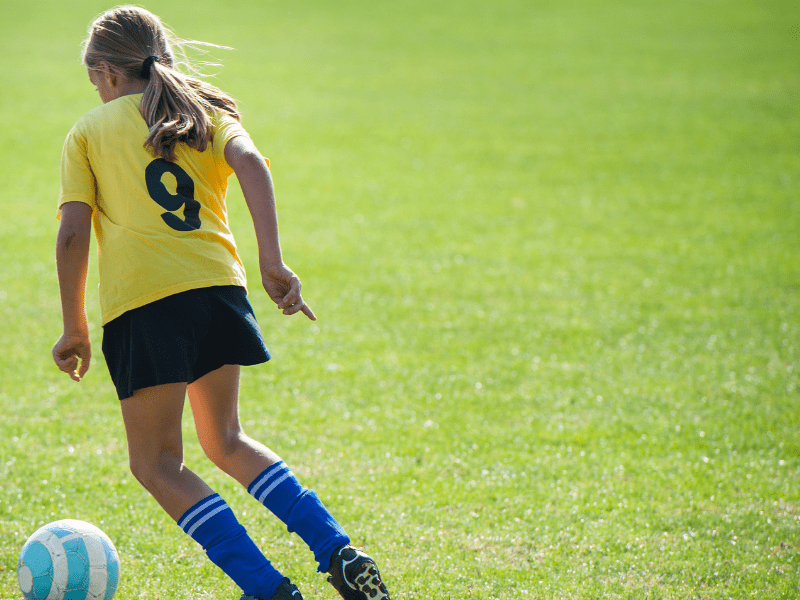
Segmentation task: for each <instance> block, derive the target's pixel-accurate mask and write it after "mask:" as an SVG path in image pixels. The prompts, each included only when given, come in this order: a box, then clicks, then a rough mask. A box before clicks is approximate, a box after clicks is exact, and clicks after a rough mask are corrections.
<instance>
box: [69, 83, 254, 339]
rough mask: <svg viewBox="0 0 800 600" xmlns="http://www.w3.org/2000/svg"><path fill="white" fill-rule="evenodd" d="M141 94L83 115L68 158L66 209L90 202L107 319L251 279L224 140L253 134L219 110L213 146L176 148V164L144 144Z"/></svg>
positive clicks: (71, 137)
mask: <svg viewBox="0 0 800 600" xmlns="http://www.w3.org/2000/svg"><path fill="white" fill-rule="evenodd" d="M141 98H142V95H141V94H134V95H130V96H123V97H121V98H118V99H117V100H112V101H111V102H108V103H107V104H103V105H102V106H98V107H97V108H95V109H94V110H91V111H89V112H88V113H86V114H85V115H83V116H82V117H81V118H80V119H79V120H78V122H77V123H76V124H75V126H74V127H73V128H72V130H71V131H70V132H69V134H68V135H67V139H66V141H65V142H64V149H63V151H62V155H61V192H60V194H59V200H58V207H59V217H60V213H61V206H62V205H63V204H65V203H67V202H83V203H85V204H88V205H89V206H91V207H92V209H93V213H92V222H93V226H94V231H95V236H96V237H97V247H98V264H99V270H100V312H101V317H102V322H103V325H105V324H106V323H108V322H109V321H111V320H113V319H115V318H116V317H118V316H120V315H121V314H123V313H124V312H126V311H129V310H131V309H133V308H137V307H139V306H143V305H145V304H149V303H151V302H154V301H155V300H159V299H161V298H164V297H166V296H171V295H173V294H177V293H179V292H183V291H186V290H190V289H196V288H202V287H209V286H215V285H239V286H245V285H246V283H247V280H246V276H245V271H244V266H243V265H242V261H241V260H240V259H239V256H238V254H237V253H236V245H235V243H234V239H233V235H232V234H231V231H230V228H229V226H228V214H227V208H226V205H225V195H226V193H227V190H228V176H229V175H230V174H231V173H233V169H231V167H230V166H229V165H228V163H227V162H226V161H225V154H224V152H225V145H226V144H227V143H228V142H229V141H230V140H231V139H233V138H234V137H236V136H240V135H244V136H247V132H246V131H245V130H244V129H243V128H242V126H241V125H240V124H239V122H238V121H236V120H235V119H234V118H232V117H230V116H229V115H227V114H225V113H222V112H217V113H215V114H214V115H213V116H212V121H213V132H214V137H213V142H212V143H211V144H209V146H208V148H207V149H206V151H205V152H197V151H196V150H193V149H191V148H189V147H188V146H186V145H185V144H178V147H177V148H176V160H175V162H174V163H170V162H167V161H165V160H163V159H155V158H153V156H152V155H151V154H150V153H149V151H148V150H146V149H145V148H144V147H143V144H144V141H145V139H147V136H148V127H147V124H146V123H145V121H144V119H143V118H142V116H141V114H140V113H139V104H140V102H141Z"/></svg>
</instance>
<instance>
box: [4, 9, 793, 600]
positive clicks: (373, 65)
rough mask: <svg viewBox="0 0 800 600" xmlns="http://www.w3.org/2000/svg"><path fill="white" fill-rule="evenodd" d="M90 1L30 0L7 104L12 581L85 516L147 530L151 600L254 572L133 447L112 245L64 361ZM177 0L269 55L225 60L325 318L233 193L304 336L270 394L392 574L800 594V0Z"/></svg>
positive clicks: (247, 377) (130, 557)
mask: <svg viewBox="0 0 800 600" xmlns="http://www.w3.org/2000/svg"><path fill="white" fill-rule="evenodd" d="M64 7H65V5H58V6H57V7H54V10H53V13H52V15H53V16H52V19H50V20H48V19H44V23H41V24H38V25H36V26H35V25H34V23H33V22H31V21H30V19H29V18H28V17H27V16H26V15H28V12H29V11H28V10H27V8H25V9H23V8H22V6H21V5H18V4H12V5H11V7H10V9H9V20H7V21H5V20H4V21H3V25H2V26H1V28H0V31H2V32H3V33H4V34H7V35H5V38H4V39H5V40H6V42H5V43H6V44H13V45H14V47H15V48H18V49H20V51H22V53H23V55H24V57H25V58H24V60H22V59H20V60H14V61H10V62H8V64H4V67H3V68H4V69H6V70H7V72H8V75H9V77H8V78H7V80H6V81H7V86H8V87H7V88H4V96H3V101H2V102H3V103H2V104H0V114H2V116H3V117H4V122H6V123H7V132H8V133H7V135H6V136H4V137H0V147H2V149H3V150H4V155H5V156H6V157H7V158H6V160H5V161H4V164H3V166H2V167H0V169H2V173H3V177H2V178H0V193H2V195H3V198H4V206H5V207H6V218H5V219H3V220H2V222H0V248H1V249H2V251H3V257H4V266H3V268H2V269H1V270H0V315H2V317H3V334H4V335H3V337H2V350H3V356H4V366H3V367H2V368H0V407H1V408H2V412H3V420H2V425H0V481H1V482H2V487H0V598H6V597H8V598H11V597H16V594H17V592H16V577H15V564H16V558H17V555H18V552H19V549H20V547H21V545H22V543H23V541H24V539H25V537H27V535H29V534H30V533H32V532H33V531H34V530H35V529H36V528H37V527H38V526H39V525H41V524H43V523H45V522H47V521H50V520H54V519H56V518H63V517H71V518H83V519H85V520H88V521H92V522H94V523H97V524H98V525H100V526H101V527H103V528H104V529H105V530H106V531H107V532H108V533H109V535H110V536H111V537H112V539H114V541H115V543H116V544H117V547H118V549H119V551H120V555H121V558H122V563H123V572H122V573H123V578H122V585H121V587H120V590H119V593H118V597H119V598H120V599H121V600H126V599H130V598H165V599H166V598H170V599H172V598H175V599H183V598H187V599H188V598H193V599H194V598H197V599H200V600H204V599H206V598H232V599H235V598H238V594H237V592H236V590H235V589H234V587H233V585H232V584H231V583H230V582H229V581H228V580H226V579H225V578H224V576H223V575H221V574H220V572H219V571H217V570H216V569H215V568H214V567H212V566H210V563H208V561H207V560H206V559H205V558H204V556H203V555H202V553H201V552H200V551H199V550H198V549H197V548H196V545H195V544H194V542H192V541H191V540H188V539H186V538H185V536H183V535H182V534H181V533H180V531H179V530H178V529H177V528H176V527H175V525H174V524H173V523H172V522H171V521H169V519H168V518H167V517H166V515H164V514H163V513H162V512H161V510H160V509H159V508H158V507H157V505H156V504H155V502H154V501H153V500H152V499H150V498H149V497H148V496H147V494H146V493H145V492H144V491H143V490H142V489H141V488H140V487H139V486H138V484H137V483H136V482H135V481H134V480H133V478H132V477H131V476H130V475H129V473H128V471H127V457H126V448H125V442H124V432H123V430H122V424H121V421H120V419H119V415H118V407H117V401H116V400H115V397H114V394H113V391H112V388H111V385H110V382H109V381H108V377H107V374H106V373H105V366H104V365H103V362H102V357H101V356H100V355H99V340H100V331H99V325H97V323H98V322H99V315H98V309H97V301H96V283H97V281H96V273H95V272H93V273H92V274H91V281H90V285H89V298H90V301H89V306H90V310H91V311H92V320H93V322H94V323H95V332H94V336H95V337H94V339H95V344H96V353H97V356H96V360H95V366H94V368H93V371H92V372H91V374H90V377H89V378H87V379H86V380H85V381H84V382H82V383H81V384H80V385H79V386H76V385H74V384H73V383H72V382H71V381H69V380H68V379H66V378H65V377H63V376H59V375H60V374H59V373H58V372H57V371H55V368H54V367H53V366H52V365H51V364H50V363H49V348H50V345H51V344H52V343H53V342H54V341H55V339H56V337H57V335H58V330H59V312H58V311H59V308H58V298H57V287H56V284H55V277H54V273H53V268H52V264H53V261H52V246H53V237H54V234H55V228H56V222H55V219H54V205H55V196H56V194H57V189H58V157H59V152H60V147H61V143H62V140H63V137H64V135H65V134H66V131H67V130H68V129H69V127H70V126H71V124H72V123H73V122H74V121H75V119H76V118H77V117H78V116H79V115H80V114H81V113H82V112H83V111H85V110H88V109H89V108H91V107H92V106H93V105H94V104H95V103H96V98H95V97H94V96H93V94H94V91H93V89H92V88H91V86H90V85H89V84H88V82H87V81H86V80H85V74H84V73H83V71H82V68H81V67H80V65H79V64H78V63H77V44H78V41H79V39H80V36H81V35H82V32H83V31H84V28H85V25H86V22H87V21H88V20H89V19H91V18H92V17H93V16H94V15H95V14H96V13H98V12H99V11H100V10H102V9H105V8H107V6H105V5H102V6H101V5H97V4H95V3H92V2H84V3H81V6H75V7H73V6H72V5H71V6H70V8H69V10H66V9H65V8H64ZM153 8H155V10H157V11H158V12H159V13H160V14H161V15H162V16H163V17H164V19H165V20H166V21H167V22H169V23H170V24H171V25H172V26H173V27H174V28H175V29H176V30H177V31H178V33H179V34H180V35H184V36H186V37H196V38H199V39H205V40H208V41H212V42H216V43H221V44H227V45H230V46H234V47H236V48H237V51H236V52H234V53H229V54H227V55H225V54H223V55H222V58H224V59H225V62H226V66H225V68H224V69H223V70H222V71H221V73H220V76H219V82H220V84H221V85H223V86H224V87H226V89H228V90H229V91H231V93H233V94H234V95H235V96H237V97H238V98H239V99H240V100H241V104H242V107H243V110H244V114H245V125H246V126H247V128H248V130H249V131H250V132H251V134H252V135H253V138H254V139H255V140H256V143H257V144H258V146H259V148H260V149H261V150H262V152H263V153H264V154H265V155H266V156H269V157H270V159H271V162H272V169H273V175H274V178H275V181H276V186H277V191H278V196H279V203H280V207H279V208H280V219H281V227H282V241H283V246H284V254H285V258H286V260H287V262H288V263H289V264H290V265H291V266H292V267H293V268H295V269H296V270H297V271H298V272H299V273H300V275H301V277H302V278H303V281H304V291H305V296H306V298H307V300H308V301H309V303H310V304H311V305H312V307H313V308H314V310H315V312H316V313H317V315H318V316H319V321H317V322H316V323H313V324H312V323H310V322H307V321H302V320H300V319H293V320H287V319H282V318H281V317H280V316H279V314H278V313H277V312H276V311H275V310H274V307H272V306H271V305H270V303H269V302H268V300H267V298H266V297H265V296H264V295H263V294H261V293H259V291H258V289H257V286H256V284H257V279H258V278H257V276H256V273H257V264H256V261H255V258H256V257H255V241H254V239H253V236H252V233H251V225H250V224H249V223H248V220H247V213H246V209H245V207H244V204H243V201H242V199H241V195H240V193H239V192H238V190H233V191H232V192H231V194H230V198H229V204H230V207H231V218H232V221H233V225H234V229H235V233H236V234H237V239H238V242H239V246H240V249H241V251H242V254H243V256H244V257H245V262H246V266H247V268H248V272H249V273H250V275H251V280H252V285H251V300H252V301H253V304H254V306H255V309H256V312H257V314H258V317H259V321H260V323H261V325H262V328H263V329H264V332H265V336H266V338H267V340H268V343H269V346H270V349H271V350H272V351H273V354H274V356H275V360H274V361H272V362H271V363H269V364H268V365H265V366H263V367H258V368H253V369H248V370H246V372H245V374H244V377H243V382H242V420H243V422H244V423H245V426H246V428H247V430H248V432H249V433H250V434H251V435H253V436H255V437H257V438H259V439H262V440H263V441H265V442H266V443H268V444H269V445H271V446H272V447H273V448H274V449H275V450H276V451H277V452H278V453H280V454H281V455H282V456H283V457H284V458H285V459H286V460H287V461H288V462H289V463H290V464H291V465H292V468H293V470H294V471H295V472H296V473H297V474H298V476H299V477H300V478H301V480H302V481H303V483H304V484H305V485H307V486H309V487H313V488H314V489H316V490H317V492H318V493H319V494H320V496H321V497H322V498H323V499H324V500H325V501H326V503H327V504H328V505H329V506H330V507H331V509H332V510H333V512H334V513H335V514H336V516H337V517H339V519H340V521H342V523H343V524H344V525H345V527H346V528H347V529H348V531H349V532H350V533H351V535H352V537H353V538H354V541H355V542H356V543H357V544H360V545H364V546H366V547H367V548H368V549H369V551H370V552H372V553H373V554H374V555H375V556H376V557H377V558H378V559H379V562H380V564H381V569H382V572H383V573H384V575H385V576H386V579H387V580H388V583H389V585H390V588H391V590H392V591H393V597H395V598H408V599H420V600H421V599H427V598H441V599H457V598H458V599H461V598H475V599H486V600H489V599H504V600H505V599H508V600H511V599H537V600H538V599H545V598H547V599H561V598H575V599H588V598H592V599H594V598H598V599H599V598H626V599H639V598H658V599H661V598H664V599H673V598H674V599H678V598H680V599H683V598H686V599H688V598H704V599H706V598H708V599H723V598H745V597H752V596H759V597H761V598H764V599H766V598H785V599H794V598H796V597H797V594H798V592H797V591H798V589H799V588H800V578H798V572H800V555H799V554H798V548H800V459H799V458H798V457H800V436H798V433H797V432H798V430H800V411H798V408H797V401H798V385H799V383H800V382H799V381H798V379H799V376H798V370H799V369H800V364H798V353H800V348H798V340H799V339H800V320H799V319H798V317H797V314H798V312H800V306H798V281H800V259H798V255H799V253H800V237H798V235H797V232H798V229H799V226H800V211H799V209H798V203H797V199H798V192H800V175H798V174H799V173H800V158H799V157H800V153H798V150H799V149H800V148H799V147H798V139H800V118H798V117H800V114H799V113H800V105H798V98H800V84H798V80H797V73H798V72H800V59H799V58H798V57H800V52H798V50H800V45H798V44H800V41H798V40H797V38H796V35H795V36H794V37H793V34H792V31H795V30H793V29H792V27H793V26H794V23H795V22H797V21H798V16H797V15H796V14H792V12H791V11H792V7H791V6H790V5H789V3H785V2H783V3H778V4H773V5H770V6H766V5H763V6H762V5H761V4H758V3H755V2H744V1H743V2H736V3H735V5H730V4H724V3H720V2H709V3H694V4H685V5H680V6H678V5H674V4H669V3H667V4H663V5H658V6H655V5H653V6H649V5H644V4H642V3H634V2H627V1H620V2H612V3H602V4H593V3H591V2H567V3H560V4H557V5H547V6H545V5H542V4H541V3H530V2H529V3H524V2H512V1H510V0H509V1H501V2H493V3H484V4H474V3H473V4H464V3H461V4H448V3H444V4H442V3H438V4H435V6H434V5H431V4H425V3H421V2H420V3H414V2H407V3H401V4H386V5H383V4H374V3H359V2H345V3H338V4H336V6H335V7H334V6H327V5H321V4H319V5H314V6H312V5H308V4H306V5H302V6H291V7H288V6H286V5H281V4H279V3H276V2H267V3H259V4H258V5H257V6H256V5H255V4H248V3H243V4H240V5H237V6H234V7H221V6H217V5H214V4H209V3H203V2H201V3H199V4H198V3H188V2H177V1H176V2H166V3H162V5H159V7H153ZM15 11H16V12H15ZM17 13H19V15H18V16H19V19H18V20H15V19H14V18H12V17H14V15H16V14H17ZM45 13H46V11H44V12H43V13H42V14H45ZM792 19H794V21H793V20H792ZM12 23H17V24H18V25H16V26H14V27H12ZM54 88H55V89H57V93H56V94H54V93H53V89H54ZM233 187H234V188H235V187H236V186H235V185H233ZM95 269H96V267H95ZM186 444H187V462H188V463H189V465H190V466H191V467H192V468H194V469H195V470H197V471H198V472H200V473H201V474H202V475H203V476H204V477H206V478H207V479H208V480H209V482H210V483H211V484H212V485H213V486H214V487H215V489H217V490H218V491H219V492H220V493H221V494H223V495H224V496H225V497H226V498H227V499H228V500H229V502H230V503H231V505H232V506H233V507H234V509H235V510H236V511H237V514H238V515H239V516H240V518H241V520H242V522H243V523H244V524H245V525H246V527H247V528H248V530H249V531H250V533H251V534H252V535H253V537H254V539H256V540H257V541H258V542H259V544H260V545H261V546H262V547H263V548H264V549H265V551H266V552H267V554H268V555H269V557H270V559H271V560H273V562H275V563H276V564H277V565H278V566H279V567H280V568H281V569H283V570H284V571H285V572H286V574H287V575H289V576H290V577H291V578H292V579H293V580H294V581H295V582H296V583H297V584H298V585H299V586H300V587H301V589H302V590H303V592H304V594H305V596H306V598H334V594H333V592H332V590H331V589H330V588H329V586H327V584H326V583H325V582H324V580H322V579H321V578H320V577H318V576H317V575H315V574H314V572H313V570H314V566H315V565H314V564H312V558H311V556H310V554H309V553H308V552H307V551H306V550H305V549H304V548H302V547H301V542H300V541H299V539H297V538H292V537H289V536H288V535H287V534H286V532H285V531H283V530H282V529H281V527H279V526H278V525H277V524H276V522H275V521H274V519H270V518H264V516H263V512H262V511H261V510H260V509H259V506H258V505H256V504H255V503H254V502H253V501H252V500H251V499H250V498H249V497H248V496H246V494H245V493H244V491H243V490H240V489H238V488H237V487H236V485H234V484H233V483H232V482H231V481H230V480H226V479H225V478H224V477H223V476H222V475H220V474H219V473H218V472H216V471H215V470H214V469H213V468H212V467H211V466H210V463H208V461H207V460H206V459H205V458H203V457H202V453H201V452H200V449H199V447H198V446H197V443H196V441H195V440H194V439H193V434H192V423H191V416H190V414H188V413H187V415H186Z"/></svg>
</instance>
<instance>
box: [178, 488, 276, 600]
mask: <svg viewBox="0 0 800 600" xmlns="http://www.w3.org/2000/svg"><path fill="white" fill-rule="evenodd" d="M178 525H179V526H180V528H181V529H183V531H184V532H186V533H187V534H188V535H190V536H191V537H192V538H193V539H194V540H195V541H196V542H197V543H198V544H200V545H201V546H202V547H203V550H205V551H206V554H207V555H208V558H210V559H211V561H212V562H213V563H214V564H215V565H217V566H218V567H219V568H220V569H222V570H223V571H224V572H225V574H226V575H227V576H228V577H230V578H231V579H233V581H234V582H235V583H236V585H238V586H239V587H240V588H242V591H243V592H244V593H245V594H247V595H250V596H260V597H262V598H271V597H272V596H273V594H275V591H276V590H277V589H278V586H279V585H280V584H281V582H282V581H283V580H284V579H286V578H285V577H284V576H283V575H281V574H280V573H279V572H278V571H277V570H276V569H275V567H273V566H272V565H271V564H270V562H269V561H268V560H267V559H266V558H265V557H264V555H263V554H262V553H261V550H259V549H258V547H257V546H256V545H255V543H254V542H253V540H251V539H250V536H249V535H247V531H246V530H245V528H244V527H242V525H241V524H239V521H237V520H236V516H235V515H234V514H233V511H232V510H231V509H230V507H228V505H227V504H226V503H225V500H223V499H222V498H221V497H220V496H219V494H213V495H211V496H208V497H207V498H204V499H203V500H201V501H200V502H198V503H197V504H195V505H194V506H193V507H192V508H190V509H189V510H187V511H186V512H185V513H184V515H183V516H182V517H181V518H180V519H179V520H178Z"/></svg>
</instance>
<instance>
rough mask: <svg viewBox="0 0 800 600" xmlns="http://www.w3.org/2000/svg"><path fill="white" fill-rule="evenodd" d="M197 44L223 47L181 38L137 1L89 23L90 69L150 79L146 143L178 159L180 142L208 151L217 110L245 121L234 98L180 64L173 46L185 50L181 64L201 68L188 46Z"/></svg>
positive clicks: (145, 97) (144, 107) (145, 99)
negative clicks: (195, 64)
mask: <svg viewBox="0 0 800 600" xmlns="http://www.w3.org/2000/svg"><path fill="white" fill-rule="evenodd" d="M198 45H203V46H213V47H217V48H220V47H221V46H214V45H213V44H204V43H201V42H186V41H183V40H179V39H178V38H176V37H175V35H174V34H173V33H172V32H171V31H170V30H169V29H168V28H167V27H165V26H164V25H163V24H162V23H161V21H160V19H159V18H158V17H157V16H155V15H154V14H152V13H151V12H149V11H147V10H145V9H143V8H140V7H137V6H121V7H118V8H115V9H112V10H110V11H108V12H106V13H104V14H102V15H100V16H99V17H98V18H97V19H95V21H94V22H93V23H92V24H91V25H90V26H89V36H88V38H87V39H86V42H85V43H84V51H83V63H84V64H85V65H86V67H87V68H89V69H104V68H106V69H107V68H110V69H113V70H116V71H117V72H119V73H121V74H123V75H124V76H125V77H127V78H128V79H147V80H148V83H147V87H146V88H145V90H144V93H143V94H142V102H141V105H140V108H139V110H140V112H141V114H142V117H143V118H144V120H145V122H146V123H147V126H148V127H149V128H150V135H149V136H148V137H147V140H145V142H144V147H145V148H147V149H148V150H150V152H151V153H152V154H153V155H154V156H156V157H160V158H164V159H166V160H169V161H174V160H175V147H176V145H177V144H178V143H184V144H186V145H187V146H189V147H190V148H194V149H195V150H198V151H199V152H203V151H204V150H205V149H206V148H207V147H208V144H209V142H211V141H212V135H213V132H212V129H211V116H210V115H211V114H212V113H214V112H215V111H222V112H225V113H227V114H229V115H230V116H232V117H233V118H234V119H236V120H237V121H239V120H241V115H240V113H239V109H238V107H237V106H236V101H235V100H234V99H233V98H231V97H230V96H229V95H228V94H226V93H225V92H223V91H222V90H220V89H219V88H217V87H215V86H213V85H211V84H209V83H207V82H205V81H203V80H202V79H200V78H199V77H197V76H196V75H194V74H186V73H183V72H181V70H179V69H178V68H177V67H178V65H177V64H176V61H175V55H174V54H173V47H175V48H178V49H179V50H180V52H181V54H182V61H181V65H182V66H184V67H185V68H186V70H188V71H189V72H190V73H197V69H196V68H195V67H193V66H192V64H191V63H190V62H189V60H188V59H187V58H186V54H185V51H184V49H183V47H184V46H189V47H196V46H198Z"/></svg>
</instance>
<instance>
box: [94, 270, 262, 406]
mask: <svg viewBox="0 0 800 600" xmlns="http://www.w3.org/2000/svg"><path fill="white" fill-rule="evenodd" d="M103 354H104V355H105V358H106V363H107V365H108V370H109V373H110V374H111V379H112V381H113V382H114V386H115V387H116V388H117V396H119V399H120V400H125V399H126V398H130V397H131V396H132V395H133V392H135V391H136V390H139V389H142V388H146V387H152V386H156V385H162V384H165V383H181V382H186V383H192V382H193V381H195V380H197V379H200V378H201V377H202V376H203V375H207V374H208V373H210V372H211V371H215V370H216V369H219V368H220V367H222V366H224V365H255V364H259V363H263V362H266V361H268V360H269V359H270V358H271V356H270V353H269V350H267V346H266V344H265V343H264V338H263V336H262V335H261V330H260V329H259V327H258V323H257V322H256V319H255V316H254V315H253V308H252V307H251V306H250V302H249V301H248V300H247V292H246V291H245V289H244V288H242V287H238V286H218V287H207V288H199V289H196V290H189V291H187V292H181V293H179V294H175V295H173V296H168V297H166V298H162V299H161V300H156V301H155V302H152V303H150V304H146V305H145V306H141V307H139V308H135V309H133V310H129V311H128V312H126V313H124V314H122V315H120V316H119V317H117V318H116V319H114V320H113V321H110V322H109V323H106V325H105V326H104V327H103Z"/></svg>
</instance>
